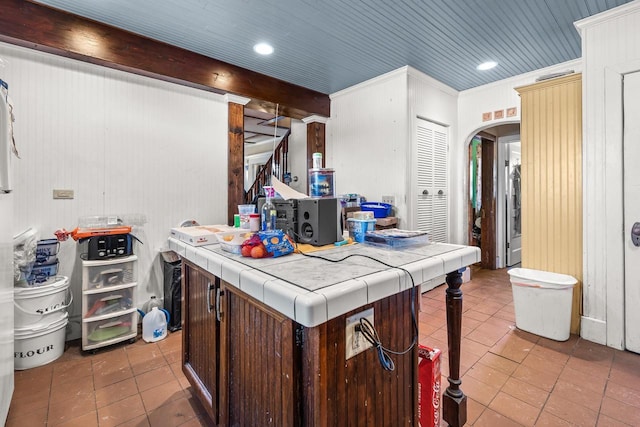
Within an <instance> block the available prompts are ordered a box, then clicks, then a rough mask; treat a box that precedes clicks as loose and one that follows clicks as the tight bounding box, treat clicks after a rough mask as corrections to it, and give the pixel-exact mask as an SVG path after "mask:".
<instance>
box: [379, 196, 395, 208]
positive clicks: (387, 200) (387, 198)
mask: <svg viewBox="0 0 640 427" xmlns="http://www.w3.org/2000/svg"><path fill="white" fill-rule="evenodd" d="M382 203H388V204H390V205H391V206H395V205H396V198H395V197H394V196H382Z"/></svg>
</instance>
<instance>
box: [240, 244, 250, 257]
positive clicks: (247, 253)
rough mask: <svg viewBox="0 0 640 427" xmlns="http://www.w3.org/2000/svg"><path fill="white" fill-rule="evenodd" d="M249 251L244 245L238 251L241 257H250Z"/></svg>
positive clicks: (247, 246) (248, 247)
mask: <svg viewBox="0 0 640 427" xmlns="http://www.w3.org/2000/svg"><path fill="white" fill-rule="evenodd" d="M251 249H252V247H251V246H249V245H245V246H243V247H242V249H240V253H241V254H242V256H246V257H250V256H251Z"/></svg>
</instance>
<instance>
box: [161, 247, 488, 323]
mask: <svg viewBox="0 0 640 427" xmlns="http://www.w3.org/2000/svg"><path fill="white" fill-rule="evenodd" d="M168 243H169V247H170V248H171V249H172V250H173V251H175V252H177V253H178V254H179V255H180V256H182V257H184V258H185V259H187V260H189V261H191V262H193V263H194V264H196V265H198V266H199V267H201V268H203V269H204V270H206V271H209V272H210V273H212V274H214V275H215V276H217V277H219V278H221V279H222V280H224V281H225V282H227V283H229V284H230V285H233V286H235V287H237V288H239V289H240V290H242V291H243V292H245V293H247V294H249V295H251V296H252V297H253V298H255V299H257V300H259V301H261V302H262V303H264V304H266V305H268V306H270V307H271V308H273V309H274V310H277V311H279V312H280V313H282V314H284V315H285V316H287V317H289V318H291V319H293V320H295V321H296V322H298V323H300V324H302V325H303V326H306V327H314V326H318V325H320V324H322V323H324V322H326V321H327V320H330V319H333V318H335V317H338V316H340V315H342V314H345V313H347V312H349V311H351V310H354V309H356V308H358V307H362V306H364V305H366V304H369V303H372V302H375V301H378V300H381V299H383V298H386V297H388V296H391V295H394V294H397V293H399V292H402V291H404V290H406V289H409V288H410V287H411V286H412V285H413V286H419V285H421V284H422V283H425V282H428V281H430V280H432V279H434V278H436V277H440V276H442V275H444V274H446V273H449V272H452V271H455V270H458V269H460V268H463V267H466V266H467V265H470V264H473V263H476V262H479V261H480V249H479V248H477V247H472V246H461V245H449V244H443V243H430V244H427V245H424V246H413V247H407V248H403V249H386V248H379V247H376V246H372V245H367V244H354V245H348V246H342V247H336V248H335V249H330V250H323V251H316V252H312V253H310V254H308V255H301V254H290V255H286V256H283V257H278V258H260V259H254V258H246V257H243V256H241V255H235V254H232V253H229V252H226V251H224V250H222V249H221V248H220V245H218V244H213V245H207V246H199V247H194V246H191V245H189V244H187V243H184V242H181V241H179V240H177V239H174V238H172V237H170V238H169V239H168ZM319 257H324V258H327V259H330V260H333V261H336V262H331V261H328V260H325V259H320V258H319ZM383 263H384V264H383ZM385 264H386V265H385ZM409 274H410V275H409Z"/></svg>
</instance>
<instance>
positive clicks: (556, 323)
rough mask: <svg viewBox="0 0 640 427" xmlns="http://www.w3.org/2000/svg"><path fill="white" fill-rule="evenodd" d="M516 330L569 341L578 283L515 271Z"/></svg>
mask: <svg viewBox="0 0 640 427" xmlns="http://www.w3.org/2000/svg"><path fill="white" fill-rule="evenodd" d="M507 272H508V273H509V276H510V278H511V290H512V292H513V305H514V309H515V313H516V327H518V329H522V330H523V331H527V332H531V333H532V334H536V335H540V336H543V337H546V338H550V339H552V340H556V341H566V340H568V339H569V335H570V330H571V305H572V302H573V287H574V286H575V284H576V282H577V280H576V279H575V278H574V277H572V276H568V275H566V274H558V273H551V272H548V271H540V270H531V269H528V268H512V269H511V270H508V271H507Z"/></svg>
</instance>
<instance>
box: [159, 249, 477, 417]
mask: <svg viewBox="0 0 640 427" xmlns="http://www.w3.org/2000/svg"><path fill="white" fill-rule="evenodd" d="M169 246H170V248H171V249H173V250H174V251H175V252H177V253H178V254H180V255H181V256H182V258H183V273H182V274H183V280H182V283H183V306H182V313H183V335H182V336H183V371H184V373H185V375H186V376H187V378H188V379H189V381H190V383H191V384H192V385H193V388H194V391H195V394H196V395H197V396H198V398H199V399H200V400H201V401H202V402H203V405H204V406H205V409H206V410H207V412H208V414H209V416H210V417H211V419H212V421H213V423H214V424H215V425H221V426H226V425H242V426H249V425H256V426H266V425H274V426H334V425H363V426H364V425H366V426H374V425H381V426H382V425H394V426H398V425H410V426H412V425H417V348H416V347H413V348H412V349H411V350H410V351H408V352H407V353H405V354H403V355H395V354H391V359H392V360H393V363H394V365H395V367H394V370H393V371H388V370H385V369H383V367H382V366H381V363H380V362H379V360H378V355H377V352H376V351H374V350H373V349H368V350H365V351H363V352H361V353H358V354H356V355H355V356H353V357H350V358H347V351H348V350H349V349H348V348H347V345H346V322H347V318H348V317H349V316H352V315H354V314H358V313H361V312H363V311H364V310H368V309H373V318H374V322H373V323H374V326H375V329H376V330H377V332H378V334H379V337H380V341H381V342H382V345H384V346H385V347H387V348H390V349H392V350H396V351H400V350H405V349H407V348H409V347H411V344H412V342H413V340H414V339H415V338H416V332H415V326H414V325H415V323H414V320H415V321H417V316H418V303H419V292H418V290H419V289H420V285H421V284H425V283H426V284H427V286H428V284H429V283H430V282H431V281H433V280H436V279H437V278H438V277H442V276H443V275H444V274H446V275H447V284H448V286H449V288H448V290H447V302H446V304H447V326H448V334H449V366H450V373H449V387H448V388H447V390H446V391H445V393H444V395H443V401H442V404H443V407H442V409H443V413H444V419H445V420H446V421H447V422H448V423H449V424H450V425H463V424H464V422H465V420H466V397H465V396H464V394H463V393H462V391H461V390H460V380H459V366H460V330H461V318H462V292H461V290H460V285H461V284H462V279H461V274H460V269H461V268H463V267H465V266H467V265H470V264H473V263H476V262H478V261H479V260H480V252H479V250H478V249H477V248H472V247H466V246H459V245H445V244H429V245H424V246H415V247H409V248H405V249H402V250H392V249H385V248H378V247H374V246H370V245H363V244H355V245H349V246H343V247H339V248H335V249H331V250H327V251H319V252H313V253H311V254H309V255H310V256H309V257H308V256H304V255H300V254H291V255H287V256H284V257H279V258H263V259H252V258H243V257H241V256H239V255H234V254H230V253H227V252H225V251H223V250H222V249H221V248H220V247H219V245H209V246H201V247H193V246H190V245H188V244H186V243H184V242H181V241H178V240H176V239H174V238H170V239H169ZM317 257H325V258H328V259H330V260H331V261H334V262H331V261H328V260H324V259H318V258H317ZM380 261H381V262H382V263H384V264H382V263H380Z"/></svg>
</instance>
